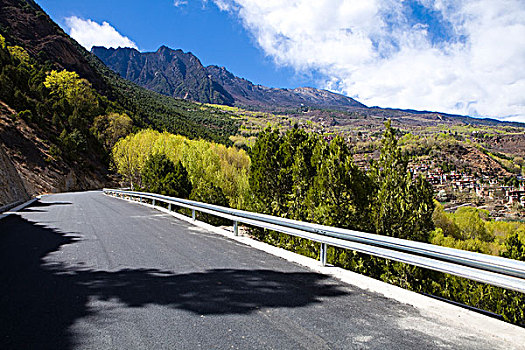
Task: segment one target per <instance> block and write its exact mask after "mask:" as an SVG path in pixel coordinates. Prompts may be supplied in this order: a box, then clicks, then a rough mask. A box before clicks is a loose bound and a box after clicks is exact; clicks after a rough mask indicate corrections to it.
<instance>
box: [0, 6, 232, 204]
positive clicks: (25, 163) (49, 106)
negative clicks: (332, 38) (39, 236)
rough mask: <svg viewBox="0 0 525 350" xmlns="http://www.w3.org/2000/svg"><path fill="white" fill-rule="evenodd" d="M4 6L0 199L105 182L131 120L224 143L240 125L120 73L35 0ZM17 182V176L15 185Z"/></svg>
mask: <svg viewBox="0 0 525 350" xmlns="http://www.w3.org/2000/svg"><path fill="white" fill-rule="evenodd" d="M0 9H1V11H0V106H2V108H0V146H1V150H0V153H1V156H2V164H3V165H5V169H6V170H5V174H7V175H6V176H9V179H10V180H8V182H7V183H6V184H4V183H2V189H1V191H0V192H2V194H1V195H0V206H3V205H4V204H6V203H7V202H11V201H17V200H22V199H24V198H25V196H26V195H35V194H38V193H45V192H56V191H69V190H83V189H90V188H100V187H102V186H104V185H111V184H112V180H111V172H110V171H109V152H110V146H111V144H112V142H114V140H115V139H116V138H117V137H122V136H123V135H125V133H126V132H130V131H131V130H132V129H133V128H135V129H136V128H144V127H151V128H154V129H157V130H161V131H162V130H167V131H170V132H173V133H177V134H182V135H186V136H188V137H190V138H204V139H207V140H213V141H216V142H221V143H229V142H230V141H229V139H228V137H229V136H230V135H234V134H235V133H236V132H237V128H238V126H237V122H236V121H235V120H233V119H232V118H231V116H230V115H228V114H226V113H224V112H222V111H220V110H218V109H216V108H213V107H206V106H202V105H200V104H195V103H191V102H189V101H184V100H176V99H173V98H169V97H167V96H163V95H160V94H157V93H155V92H152V91H150V90H147V89H144V88H141V87H139V86H137V85H135V84H133V83H131V82H129V81H127V80H125V79H122V78H120V77H119V76H118V75H117V74H115V73H114V72H113V71H111V70H110V69H108V68H107V67H105V66H104V65H103V64H102V63H101V62H100V60H98V59H97V58H96V57H95V56H93V55H92V54H91V53H89V52H88V51H86V50H85V49H84V48H83V47H81V46H80V45H79V44H78V43H76V42H75V41H74V40H73V39H71V38H70V37H69V36H68V35H67V34H65V33H64V32H63V31H62V30H61V29H60V28H59V27H58V25H56V24H55V23H54V22H53V21H52V20H51V19H50V18H49V17H48V16H47V14H45V13H44V12H43V11H42V9H41V8H40V7H39V6H38V5H37V4H36V3H35V2H34V1H32V0H27V1H26V0H0ZM68 84H69V85H68ZM128 120H129V122H128ZM115 123H123V124H115ZM112 125H113V126H112ZM106 128H107V129H106ZM111 128H112V129H111ZM17 177H18V179H17ZM14 183H17V184H23V186H22V187H20V186H17V188H19V189H20V190H16V191H13V188H10V187H11V186H12V184H14ZM24 193H25V194H24Z"/></svg>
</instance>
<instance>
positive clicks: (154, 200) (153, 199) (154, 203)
mask: <svg viewBox="0 0 525 350" xmlns="http://www.w3.org/2000/svg"><path fill="white" fill-rule="evenodd" d="M153 206H155V198H153Z"/></svg>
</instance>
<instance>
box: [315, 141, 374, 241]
mask: <svg viewBox="0 0 525 350" xmlns="http://www.w3.org/2000/svg"><path fill="white" fill-rule="evenodd" d="M312 163H313V164H315V166H316V172H315V177H314V178H313V184H312V186H311V187H310V190H309V193H308V205H309V219H310V220H311V221H314V222H317V223H321V224H324V225H329V226H336V227H341V228H350V229H357V230H367V231H369V230H371V229H372V227H371V226H370V225H369V224H370V217H369V212H370V200H371V196H372V193H373V186H372V183H371V180H370V178H369V177H368V176H367V175H366V174H364V173H363V172H362V171H361V170H360V169H359V168H358V167H357V166H356V165H355V163H354V161H353V157H352V154H351V152H350V149H349V148H348V146H347V144H346V143H345V141H344V139H343V138H341V137H336V138H334V139H333V140H332V141H331V142H330V143H329V144H328V143H327V142H324V141H323V142H319V143H317V147H316V148H315V150H314V155H313V157H312Z"/></svg>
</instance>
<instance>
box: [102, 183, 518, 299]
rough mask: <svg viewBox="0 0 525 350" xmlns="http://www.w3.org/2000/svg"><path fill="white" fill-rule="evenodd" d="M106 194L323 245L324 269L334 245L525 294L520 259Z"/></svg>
mask: <svg viewBox="0 0 525 350" xmlns="http://www.w3.org/2000/svg"><path fill="white" fill-rule="evenodd" d="M103 191H104V193H105V194H107V195H112V196H117V197H123V198H129V199H136V200H138V201H139V202H143V201H144V200H145V199H147V200H151V201H152V204H153V205H154V206H155V204H156V202H162V203H166V204H167V205H168V209H169V210H171V208H172V205H176V206H179V207H184V208H188V209H191V211H192V218H193V220H195V212H196V211H199V212H203V213H207V214H212V215H216V216H219V217H222V218H225V219H229V220H232V221H233V228H234V234H235V235H238V224H239V223H244V224H247V225H251V226H256V227H261V228H265V229H269V230H273V231H278V232H282V233H286V234H289V235H293V236H297V237H301V238H306V239H310V240H312V241H316V242H319V243H321V252H320V260H321V263H322V264H323V265H326V250H327V246H328V245H331V246H335V247H340V248H346V249H351V250H355V251H358V252H361V253H366V254H370V255H374V256H378V257H381V258H387V259H392V260H395V261H400V262H404V263H407V264H411V265H415V266H420V267H424V268H428V269H431V270H435V271H440V272H445V273H449V274H452V275H456V276H460V277H465V278H468V279H471V280H475V281H479V282H484V283H488V284H491V285H495V286H499V287H503V288H506V289H511V290H515V291H518V292H521V293H525V262H522V261H518V260H512V259H505V258H501V257H497V256H491V255H486V254H480V253H474V252H469V251H464V250H459V249H454V248H447V247H441V246H436V245H433V244H428V243H421V242H415V241H409V240H404V239H400V238H394V237H388V236H381V235H377V234H371V233H365V232H359V231H353V230H347V229H341V228H335V227H330V226H324V225H318V224H312V223H307V222H303V221H297V220H290V219H285V218H280V217H276V216H271V215H266V214H258V213H253V212H248V211H243V210H237V209H231V208H225V207H221V206H217V205H212V204H207V203H201V202H195V201H191V200H187V199H180V198H174V197H168V196H163V195H159V194H153V193H145V192H136V191H123V190H116V189H104V190H103Z"/></svg>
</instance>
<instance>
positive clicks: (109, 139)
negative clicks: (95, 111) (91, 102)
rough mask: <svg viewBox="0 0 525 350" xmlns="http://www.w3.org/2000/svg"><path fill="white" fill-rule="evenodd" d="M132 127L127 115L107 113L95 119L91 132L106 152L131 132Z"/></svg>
mask: <svg viewBox="0 0 525 350" xmlns="http://www.w3.org/2000/svg"><path fill="white" fill-rule="evenodd" d="M132 126H133V122H132V121H131V118H130V117H129V116H128V115H127V114H125V113H124V114H119V113H109V114H105V115H100V116H98V117H96V118H95V120H94V122H93V127H92V128H91V131H92V132H93V134H94V135H95V137H97V139H98V140H99V141H100V143H102V144H103V145H104V147H105V148H106V150H111V149H112V148H113V146H114V145H115V144H116V143H117V141H118V140H119V139H121V138H123V137H125V136H127V135H128V134H129V133H130V132H131V128H132Z"/></svg>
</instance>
